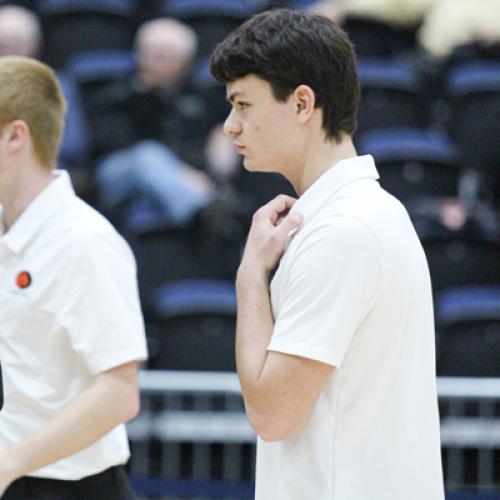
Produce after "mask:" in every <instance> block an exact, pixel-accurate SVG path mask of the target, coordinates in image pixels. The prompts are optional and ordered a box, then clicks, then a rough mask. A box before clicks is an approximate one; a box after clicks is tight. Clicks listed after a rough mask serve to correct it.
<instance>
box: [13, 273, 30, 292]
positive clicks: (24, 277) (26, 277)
mask: <svg viewBox="0 0 500 500" xmlns="http://www.w3.org/2000/svg"><path fill="white" fill-rule="evenodd" d="M16 285H17V286H18V287H19V288H28V287H29V286H30V285H31V274H30V273H29V272H28V271H21V272H20V273H19V274H18V275H17V278H16Z"/></svg>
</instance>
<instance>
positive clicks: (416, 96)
mask: <svg viewBox="0 0 500 500" xmlns="http://www.w3.org/2000/svg"><path fill="white" fill-rule="evenodd" d="M358 68H359V78H360V83H361V101H360V107H359V113H358V133H362V132H364V131H366V130H371V129H374V128H383V127H424V126H426V125H427V123H428V122H429V121H430V119H429V103H428V102H427V98H426V94H425V81H424V78H423V76H422V75H421V73H420V72H419V71H417V69H416V68H414V67H413V66H412V65H411V64H409V63H402V62H400V61H394V60H388V59H379V58H360V59H359V63H358Z"/></svg>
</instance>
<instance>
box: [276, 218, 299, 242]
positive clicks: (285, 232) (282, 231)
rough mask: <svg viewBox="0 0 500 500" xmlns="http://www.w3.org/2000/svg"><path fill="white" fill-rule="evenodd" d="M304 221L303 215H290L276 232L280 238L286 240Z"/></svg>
mask: <svg viewBox="0 0 500 500" xmlns="http://www.w3.org/2000/svg"><path fill="white" fill-rule="evenodd" d="M303 221H304V216H303V215H302V214H301V213H299V212H292V213H289V214H288V215H287V216H286V217H285V218H284V219H283V220H282V221H281V224H280V225H279V226H277V228H276V231H277V232H278V233H279V235H280V236H279V237H280V238H283V239H286V238H287V237H288V236H289V235H290V233H291V232H292V231H294V230H296V229H297V228H298V227H299V226H300V225H301V224H302V222H303Z"/></svg>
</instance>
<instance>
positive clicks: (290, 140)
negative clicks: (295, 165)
mask: <svg viewBox="0 0 500 500" xmlns="http://www.w3.org/2000/svg"><path fill="white" fill-rule="evenodd" d="M227 98H228V100H229V102H230V103H231V112H230V114H229V116H228V117H227V119H226V121H225V123H224V132H225V133H226V134H228V135H230V136H231V137H232V138H233V142H234V144H235V146H236V150H237V152H238V153H239V154H241V155H242V156H243V158H244V160H243V164H244V166H245V168H246V169H247V170H249V171H259V172H280V173H285V174H286V172H287V170H288V169H289V167H290V165H291V163H290V162H291V161H293V157H294V126H295V117H296V112H295V105H294V100H293V98H292V97H290V98H289V99H288V100H287V101H286V102H278V101H277V100H276V99H275V97H274V96H273V94H272V91H271V86H270V84H269V83H268V82H266V81H265V80H262V79H261V78H258V77H257V76H255V75H247V76H246V77H244V78H241V79H239V80H235V81H234V82H230V83H228V84H227Z"/></svg>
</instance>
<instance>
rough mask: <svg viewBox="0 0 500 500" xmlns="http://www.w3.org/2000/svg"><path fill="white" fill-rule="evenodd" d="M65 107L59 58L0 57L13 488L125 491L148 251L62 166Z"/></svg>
mask: <svg viewBox="0 0 500 500" xmlns="http://www.w3.org/2000/svg"><path fill="white" fill-rule="evenodd" d="M65 107H66V104H65V101H64V98H63V96H62V94H61V90H60V88H59V85H58V84H57V81H56V80H55V76H54V73H53V72H52V70H50V68H48V67H47V66H45V65H43V64H41V63H39V62H37V61H34V60H32V59H29V58H22V57H2V58H0V204H1V205H0V207H1V213H0V220H1V224H0V359H1V363H2V371H3V385H4V397H5V406H4V408H3V410H2V411H1V412H0V497H2V498H5V499H15V500H23V499H34V498H36V499H37V500H40V499H47V500H48V499H62V498H68V499H69V498H71V499H84V498H85V499H90V498H105V499H106V500H109V499H116V500H123V499H129V498H135V496H134V493H133V491H132V489H131V488H130V485H129V483H128V479H127V477H126V475H125V473H124V471H123V466H122V464H124V463H125V462H126V461H127V459H128V457H129V449H128V444H127V436H126V433H125V428H124V425H123V423H124V422H125V421H127V420H129V419H131V418H133V417H134V416H135V415H136V414H137V412H138V410H139V394H138V362H139V361H140V360H143V359H145V358H146V345H145V336H144V326H143V320H142V315H141V311H140V306H139V300H138V293H137V285H136V270H135V262H134V258H133V255H132V253H131V251H130V249H129V247H128V246H127V244H126V243H125V242H124V240H123V239H122V238H121V237H120V236H119V235H118V234H117V233H116V231H115V230H114V229H113V227H112V226H111V225H110V224H109V223H108V222H107V221H106V220H105V219H104V218H103V217H102V216H100V215H99V214H98V213H97V212H96V211H94V210H93V209H92V208H91V207H89V206H88V205H86V204H85V203H84V202H83V201H82V200H80V199H79V198H77V197H76V195H75V193H74V191H73V188H72V186H71V182H70V179H69V176H68V174H67V173H66V172H62V171H54V170H53V167H54V164H55V161H56V157H57V152H58V147H59V142H60V139H61V134H62V128H63V121H64V111H65ZM2 495H3V496H2Z"/></svg>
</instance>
